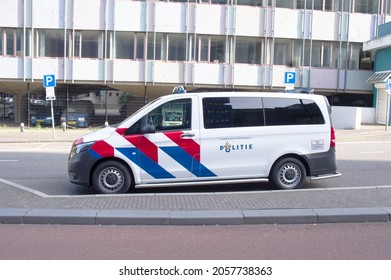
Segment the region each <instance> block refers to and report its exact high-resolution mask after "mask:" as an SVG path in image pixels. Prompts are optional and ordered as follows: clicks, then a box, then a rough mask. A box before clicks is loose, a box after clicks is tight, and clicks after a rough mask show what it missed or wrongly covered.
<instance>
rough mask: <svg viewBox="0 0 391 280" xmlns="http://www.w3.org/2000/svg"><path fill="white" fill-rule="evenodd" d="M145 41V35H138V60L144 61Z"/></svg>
mask: <svg viewBox="0 0 391 280" xmlns="http://www.w3.org/2000/svg"><path fill="white" fill-rule="evenodd" d="M144 40H145V35H144V34H143V33H137V34H136V58H137V59H144Z"/></svg>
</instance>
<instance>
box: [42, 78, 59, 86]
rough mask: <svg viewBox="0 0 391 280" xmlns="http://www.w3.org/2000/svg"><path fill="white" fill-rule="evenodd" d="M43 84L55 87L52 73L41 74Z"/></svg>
mask: <svg viewBox="0 0 391 280" xmlns="http://www.w3.org/2000/svg"><path fill="white" fill-rule="evenodd" d="M43 86H44V87H45V88H47V87H55V86H56V78H55V77H54V75H44V76H43Z"/></svg>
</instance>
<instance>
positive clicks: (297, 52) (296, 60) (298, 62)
mask: <svg viewBox="0 0 391 280" xmlns="http://www.w3.org/2000/svg"><path fill="white" fill-rule="evenodd" d="M293 43H294V45H293V66H294V67H299V66H302V63H303V62H302V60H303V59H302V58H303V40H295V41H294V42H293Z"/></svg>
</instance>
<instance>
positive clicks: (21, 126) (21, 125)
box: [20, 123, 24, 132]
mask: <svg viewBox="0 0 391 280" xmlns="http://www.w3.org/2000/svg"><path fill="white" fill-rule="evenodd" d="M20 132H24V123H20Z"/></svg>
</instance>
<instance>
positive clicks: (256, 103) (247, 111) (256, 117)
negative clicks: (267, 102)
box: [202, 97, 264, 129]
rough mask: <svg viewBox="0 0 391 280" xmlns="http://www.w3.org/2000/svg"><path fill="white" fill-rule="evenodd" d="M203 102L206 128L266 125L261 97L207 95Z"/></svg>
mask: <svg viewBox="0 0 391 280" xmlns="http://www.w3.org/2000/svg"><path fill="white" fill-rule="evenodd" d="M202 104H203V114H204V127H205V128H206V129H208V128H228V127H249V126H263V125H264V116H263V110H262V99H261V98H260V97H206V98H203V100H202Z"/></svg>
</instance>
